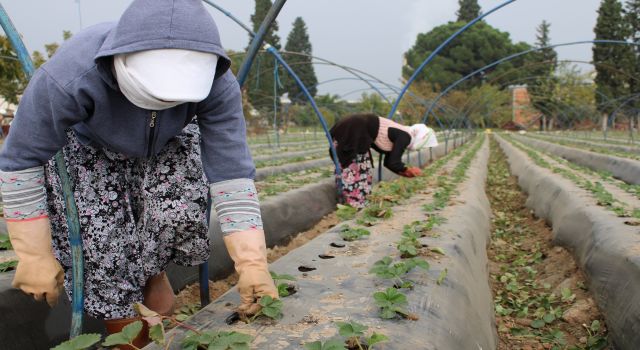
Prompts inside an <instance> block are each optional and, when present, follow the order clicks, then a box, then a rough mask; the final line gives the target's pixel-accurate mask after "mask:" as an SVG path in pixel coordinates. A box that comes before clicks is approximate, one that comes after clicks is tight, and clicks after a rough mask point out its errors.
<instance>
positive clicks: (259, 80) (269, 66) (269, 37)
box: [244, 0, 282, 109]
mask: <svg viewBox="0 0 640 350" xmlns="http://www.w3.org/2000/svg"><path fill="white" fill-rule="evenodd" d="M271 6H272V3H271V0H256V7H255V12H254V14H253V15H251V23H252V24H253V31H254V32H256V33H257V32H258V29H259V28H260V25H261V24H262V21H263V20H264V18H265V17H266V16H267V12H269V9H270V8H271ZM277 32H278V23H277V21H273V23H272V24H271V26H270V27H269V29H268V30H267V33H266V34H265V36H264V43H268V44H271V46H273V47H275V48H276V49H278V50H280V47H281V46H280V38H279V37H278V34H277ZM252 39H253V38H252V37H251V36H249V43H251V40H252ZM247 48H248V46H247ZM274 67H275V61H274V58H273V57H272V56H271V55H270V54H268V53H258V55H257V56H256V58H255V61H254V62H253V65H252V67H251V71H250V72H249V76H248V77H247V81H246V83H245V85H244V86H245V87H246V89H247V92H248V95H249V102H250V103H251V104H252V105H253V106H254V108H256V109H269V108H272V106H273V91H274V90H273V88H274V85H273V84H274V77H273V69H274ZM279 73H282V71H279ZM280 95H282V90H278V96H280Z"/></svg>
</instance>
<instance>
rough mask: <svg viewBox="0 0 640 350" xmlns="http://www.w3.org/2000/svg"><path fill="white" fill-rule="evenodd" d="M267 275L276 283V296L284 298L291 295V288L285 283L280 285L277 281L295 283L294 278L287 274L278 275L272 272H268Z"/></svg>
mask: <svg viewBox="0 0 640 350" xmlns="http://www.w3.org/2000/svg"><path fill="white" fill-rule="evenodd" d="M269 273H270V274H271V279H273V281H274V282H275V283H276V288H278V296H280V297H281V298H284V297H288V296H289V295H291V290H292V288H293V286H292V285H290V284H289V283H286V282H282V283H280V282H279V281H295V280H296V278H295V277H293V276H291V275H287V274H284V275H279V274H277V273H275V272H273V271H269Z"/></svg>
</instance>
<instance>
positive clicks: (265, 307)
mask: <svg viewBox="0 0 640 350" xmlns="http://www.w3.org/2000/svg"><path fill="white" fill-rule="evenodd" d="M258 304H260V306H262V309H260V311H258V312H257V313H256V314H255V315H253V317H251V319H250V320H249V321H251V322H253V321H254V320H255V319H256V318H258V317H259V316H262V315H264V316H267V317H269V318H271V319H273V320H277V319H279V318H281V317H282V306H283V304H282V301H281V300H278V299H273V298H272V297H271V296H269V295H263V296H262V297H261V298H260V301H258Z"/></svg>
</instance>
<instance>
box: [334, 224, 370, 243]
mask: <svg viewBox="0 0 640 350" xmlns="http://www.w3.org/2000/svg"><path fill="white" fill-rule="evenodd" d="M370 234H371V232H369V230H366V229H363V228H351V227H349V226H348V225H345V226H343V227H342V229H341V230H340V237H342V239H344V240H345V241H347V242H351V241H355V240H358V239H361V238H362V237H364V236H369V235H370Z"/></svg>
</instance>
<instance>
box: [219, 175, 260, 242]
mask: <svg viewBox="0 0 640 350" xmlns="http://www.w3.org/2000/svg"><path fill="white" fill-rule="evenodd" d="M211 198H212V199H213V208H214V209H215V211H216V213H217V214H218V220H219V221H220V228H221V229H222V234H223V235H225V236H226V235H228V234H231V233H233V232H238V231H246V230H250V229H260V230H261V229H262V217H261V216H260V202H259V201H258V192H257V191H256V186H255V184H254V183H253V180H251V179H234V180H228V181H221V182H216V183H213V184H211Z"/></svg>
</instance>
